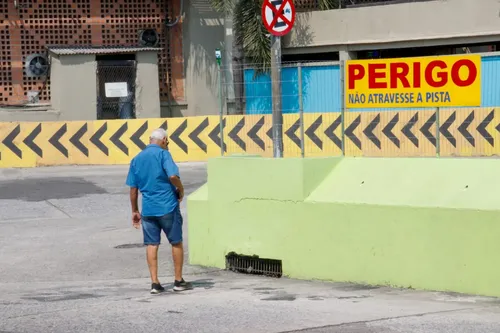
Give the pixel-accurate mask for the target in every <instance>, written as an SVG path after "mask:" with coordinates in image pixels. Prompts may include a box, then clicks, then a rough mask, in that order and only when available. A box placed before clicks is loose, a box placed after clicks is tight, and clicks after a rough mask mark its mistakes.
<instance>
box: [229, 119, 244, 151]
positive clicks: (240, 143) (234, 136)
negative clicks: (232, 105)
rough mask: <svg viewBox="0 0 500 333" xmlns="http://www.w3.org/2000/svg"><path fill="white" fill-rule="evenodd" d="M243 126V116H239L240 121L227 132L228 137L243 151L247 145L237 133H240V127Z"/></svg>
mask: <svg viewBox="0 0 500 333" xmlns="http://www.w3.org/2000/svg"><path fill="white" fill-rule="evenodd" d="M244 126H245V117H243V118H241V119H240V121H239V122H238V123H237V124H236V126H235V127H234V128H233V129H232V130H231V131H230V132H229V133H228V135H229V137H230V138H231V139H232V140H233V141H234V142H235V143H236V144H237V145H238V146H239V147H240V148H241V149H243V150H244V151H246V150H247V145H246V143H245V141H243V140H242V139H241V138H240V137H239V135H238V133H240V131H241V129H242V128H243V127H244Z"/></svg>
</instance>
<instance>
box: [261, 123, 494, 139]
mask: <svg viewBox="0 0 500 333" xmlns="http://www.w3.org/2000/svg"><path fill="white" fill-rule="evenodd" d="M499 131H500V130H499ZM266 135H267V137H268V138H269V139H271V141H273V127H272V126H271V128H269V129H268V130H267V132H266Z"/></svg>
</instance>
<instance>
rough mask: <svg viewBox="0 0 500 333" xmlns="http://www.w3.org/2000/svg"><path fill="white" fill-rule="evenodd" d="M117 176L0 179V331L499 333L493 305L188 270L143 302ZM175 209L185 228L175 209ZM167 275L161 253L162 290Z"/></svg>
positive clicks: (108, 172)
mask: <svg viewBox="0 0 500 333" xmlns="http://www.w3.org/2000/svg"><path fill="white" fill-rule="evenodd" d="M180 167H181V173H182V174H181V176H182V179H183V181H184V183H185V184H186V190H187V193H191V192H192V191H194V190H196V189H197V188H198V187H199V186H200V185H201V184H203V183H204V182H205V181H206V166H205V164H194V163H191V164H188V163H186V164H182V165H180ZM126 172H127V167H125V166H108V167H75V166H71V167H54V168H37V169H0V333H6V332H9V333H20V332H27V333H28V332H29V333H36V332H44V333H45V332H54V333H63V332H64V333H67V332H117V333H128V332H130V333H136V332H151V331H157V332H176V333H182V332H216V333H223V332H231V333H238V332H245V333H258V332H299V331H300V332H309V333H327V332H328V333H330V332H331V333H333V332H335V333H337V332H338V333H444V332H453V333H469V332H485V333H494V332H499V333H500V301H499V300H497V299H494V298H484V297H475V296H465V295H455V294H447V293H437V292H422V291H413V290H399V289H391V288H374V287H369V286H362V285H351V284H340V283H327V282H317V281H316V282H310V281H297V280H290V279H286V278H281V279H272V278H261V277H256V276H252V275H242V274H234V273H229V272H225V271H220V270H217V269H212V268H205V267H198V266H190V265H187V266H186V267H185V273H186V274H185V275H186V277H187V278H188V279H189V280H191V281H193V282H194V285H195V289H194V290H191V291H188V292H185V293H181V294H174V293H173V292H170V291H169V292H167V293H166V294H164V295H160V296H151V295H149V286H150V284H149V283H150V282H149V279H148V270H147V266H146V262H145V250H144V248H143V247H142V246H141V244H140V243H141V240H142V234H141V231H139V230H136V229H133V228H132V226H131V223H130V208H129V202H128V189H127V188H126V187H125V185H124V182H125V177H126ZM181 208H182V212H183V214H184V215H185V225H187V223H188V221H187V216H186V210H185V202H183V204H182V206H181ZM188 241H189V237H188V235H187V237H186V243H187V247H188V246H189V243H188ZM186 254H187V253H186ZM172 273H173V270H172V264H171V260H170V248H169V246H168V245H167V244H164V246H162V247H161V249H160V274H161V280H162V282H163V283H164V284H167V285H169V284H171V282H172V280H173V277H172V275H173V274H172ZM438 273H439V272H436V274H438Z"/></svg>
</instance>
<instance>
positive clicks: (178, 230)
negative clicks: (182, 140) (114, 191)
mask: <svg viewBox="0 0 500 333" xmlns="http://www.w3.org/2000/svg"><path fill="white" fill-rule="evenodd" d="M149 139H150V141H149V142H150V144H149V145H148V146H146V148H145V149H144V150H143V151H142V152H140V153H139V154H138V155H137V156H136V157H134V158H133V159H132V161H131V162H130V168H129V172H128V176H127V182H126V183H127V186H129V187H130V203H131V205H132V224H133V226H134V227H135V228H136V229H139V227H140V225H141V220H142V231H143V235H144V245H146V256H147V262H148V266H149V272H150V274H151V294H159V293H161V292H164V291H165V288H163V287H162V285H161V283H160V281H159V280H158V248H159V246H160V243H161V231H162V230H163V232H164V233H165V235H166V237H167V239H168V241H169V243H170V244H171V245H172V258H173V261H174V270H175V280H174V288H173V289H174V291H183V290H186V289H188V288H190V285H189V283H187V282H186V281H184V279H183V277H182V266H183V261H184V249H183V245H182V240H183V239H182V224H183V219H182V215H181V210H180V202H181V201H182V199H183V197H184V187H183V186H182V182H181V180H180V176H179V168H178V167H177V165H176V164H175V162H174V161H173V159H172V155H171V154H170V152H169V151H168V149H167V147H168V143H169V142H168V139H167V132H166V131H165V130H164V129H162V128H159V129H156V130H154V131H153V132H152V133H151V136H150V138H149ZM139 191H140V192H141V194H142V214H141V213H140V212H139V207H138V197H139Z"/></svg>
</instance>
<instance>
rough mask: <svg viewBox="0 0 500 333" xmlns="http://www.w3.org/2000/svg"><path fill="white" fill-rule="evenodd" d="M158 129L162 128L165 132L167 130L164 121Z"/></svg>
mask: <svg viewBox="0 0 500 333" xmlns="http://www.w3.org/2000/svg"><path fill="white" fill-rule="evenodd" d="M160 128H163V129H164V130H165V131H166V130H167V129H168V126H167V121H166V120H165V121H164V122H163V124H161V126H160Z"/></svg>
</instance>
